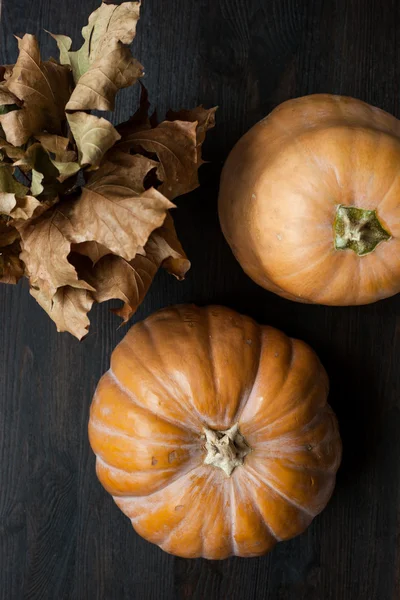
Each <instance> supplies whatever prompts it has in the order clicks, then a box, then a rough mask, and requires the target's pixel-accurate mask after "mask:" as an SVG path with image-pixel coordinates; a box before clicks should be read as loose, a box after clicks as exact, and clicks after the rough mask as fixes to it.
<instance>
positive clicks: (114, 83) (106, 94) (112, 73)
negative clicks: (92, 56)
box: [66, 41, 143, 110]
mask: <svg viewBox="0 0 400 600" xmlns="http://www.w3.org/2000/svg"><path fill="white" fill-rule="evenodd" d="M142 75H143V67H142V65H141V64H140V63H139V62H138V61H137V60H135V59H134V58H133V57H132V54H131V52H130V50H129V48H128V47H127V46H123V45H122V44H121V43H120V42H117V41H116V42H115V47H112V46H111V48H110V50H109V52H107V53H106V54H102V55H101V56H99V58H97V59H96V60H95V62H94V63H93V64H92V65H91V67H90V69H89V70H88V71H86V73H84V74H83V75H82V76H81V78H80V79H79V81H78V83H77V85H76V88H75V89H74V91H73V92H72V96H71V98H70V100H69V102H68V104H67V106H66V108H67V110H95V109H97V110H114V105H115V96H116V94H117V92H118V90H120V89H122V88H126V87H129V86H131V85H133V84H134V83H136V82H137V80H138V79H139V77H142Z"/></svg>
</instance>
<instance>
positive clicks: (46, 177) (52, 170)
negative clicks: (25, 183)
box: [14, 143, 59, 196]
mask: <svg viewBox="0 0 400 600" xmlns="http://www.w3.org/2000/svg"><path fill="white" fill-rule="evenodd" d="M14 166H15V167H19V168H20V169H21V170H22V171H26V172H28V171H30V172H31V173H32V181H31V186H30V187H31V193H32V194H33V195H34V196H39V195H40V194H41V193H42V192H43V191H44V186H45V184H46V183H48V184H49V185H51V184H52V183H53V182H54V179H57V177H58V175H59V171H58V169H57V168H56V167H55V166H54V164H53V161H52V160H51V158H50V156H49V154H48V152H47V151H46V150H45V149H44V148H43V146H42V144H40V143H36V144H32V146H29V148H28V150H27V151H26V152H25V154H24V156H23V158H20V159H19V160H18V161H16V162H15V163H14Z"/></svg>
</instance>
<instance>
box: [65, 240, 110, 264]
mask: <svg viewBox="0 0 400 600" xmlns="http://www.w3.org/2000/svg"><path fill="white" fill-rule="evenodd" d="M71 252H75V253H77V254H80V255H82V256H87V257H88V258H90V260H91V261H92V263H93V265H95V264H96V263H97V262H98V261H99V260H100V259H101V258H103V256H106V255H107V254H111V252H110V250H109V249H108V248H106V247H105V246H102V245H101V244H99V243H98V242H94V241H90V242H82V243H81V244H72V245H71Z"/></svg>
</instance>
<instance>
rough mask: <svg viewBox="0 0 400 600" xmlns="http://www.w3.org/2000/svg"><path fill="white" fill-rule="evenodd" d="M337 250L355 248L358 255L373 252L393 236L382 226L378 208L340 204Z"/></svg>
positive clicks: (338, 209)
mask: <svg viewBox="0 0 400 600" xmlns="http://www.w3.org/2000/svg"><path fill="white" fill-rule="evenodd" d="M334 234H335V248H336V250H346V249H349V250H353V252H355V253H356V254H358V256H364V255H366V254H369V253H370V252H372V251H373V250H374V249H375V248H376V246H377V245H378V244H380V243H381V242H385V241H388V240H390V238H391V237H392V236H391V235H390V233H389V232H388V231H386V229H384V227H383V226H382V224H381V222H380V221H379V219H378V216H377V214H376V210H365V209H363V208H356V207H355V206H343V204H340V205H339V206H338V207H337V210H336V218H335V223H334Z"/></svg>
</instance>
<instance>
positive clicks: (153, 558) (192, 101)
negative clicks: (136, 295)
mask: <svg viewBox="0 0 400 600" xmlns="http://www.w3.org/2000/svg"><path fill="white" fill-rule="evenodd" d="M97 4H98V1H97V0H66V1H65V2H59V1H56V0H35V1H33V0H0V6H1V8H2V13H1V28H0V62H1V63H10V62H13V61H14V60H15V58H16V53H17V50H16V42H15V40H14V39H13V37H12V33H16V34H22V33H24V32H29V33H35V34H36V35H38V36H39V39H40V42H41V44H42V50H43V53H44V54H45V55H47V54H48V53H53V54H55V53H56V49H55V44H54V43H53V41H52V40H51V39H49V37H48V35H47V34H46V33H44V31H43V29H48V30H50V31H53V32H61V33H68V34H69V35H71V36H72V37H73V39H74V41H75V42H78V41H79V40H80V36H79V31H80V28H81V27H82V25H83V24H84V23H85V18H86V16H87V14H88V13H89V12H90V11H91V10H93V9H94V8H96V6H97ZM143 4H144V5H143V10H142V20H141V22H140V25H139V32H138V36H137V39H136V41H135V44H134V51H135V54H136V56H137V57H138V59H139V60H140V61H141V62H142V63H143V64H144V65H145V67H146V73H147V75H146V83H147V86H148V88H149V91H150V95H151V99H152V102H153V104H154V105H156V106H157V108H158V111H159V114H160V115H161V114H162V113H163V112H164V111H165V109H166V108H168V107H174V108H179V107H181V106H187V107H190V106H194V105H196V104H198V103H200V102H202V103H204V104H205V105H207V106H212V105H214V104H218V105H219V106H220V109H219V111H218V125H217V128H216V129H215V130H214V131H213V132H212V134H211V135H210V137H209V140H208V142H207V144H206V148H205V154H206V158H208V159H209V160H210V161H212V162H211V164H210V165H208V166H206V167H204V168H203V172H202V176H201V179H202V183H203V185H202V188H201V189H200V190H197V191H196V192H194V193H192V194H190V195H189V196H187V197H185V198H182V199H181V200H180V201H179V208H178V210H177V211H175V215H174V216H175V219H176V223H177V229H178V231H179V235H180V237H181V239H182V241H183V243H184V246H185V249H186V251H187V253H188V255H189V256H190V258H191V260H192V265H193V267H192V270H191V271H190V273H189V275H188V277H187V279H186V281H185V282H183V283H178V282H177V281H175V280H174V279H173V278H172V277H170V276H168V275H167V274H164V273H160V274H159V275H158V276H157V279H156V282H155V284H154V285H153V287H152V288H151V291H150V293H149V294H148V296H147V298H146V301H145V302H144V304H143V305H142V307H141V308H140V310H139V311H138V313H137V315H136V317H135V319H142V318H144V317H145V316H147V315H148V314H150V313H151V312H152V311H154V310H156V309H158V308H160V307H163V306H166V305H168V304H173V303H177V302H186V301H193V302H196V303H199V304H205V303H211V302H213V303H222V304H226V305H228V306H231V307H233V308H235V309H237V310H239V311H242V312H244V313H247V314H249V315H251V316H253V317H254V318H256V319H258V320H259V321H260V322H263V323H270V324H271V325H274V326H276V327H279V328H281V329H283V330H284V331H285V332H286V333H288V334H290V335H292V336H296V337H300V338H302V339H304V340H306V341H307V342H309V343H310V344H311V345H312V346H313V347H314V348H315V349H316V350H317V352H318V353H319V354H320V356H321V358H322V361H323V363H324V364H325V366H326V368H327V370H328V373H329V375H330V378H331V383H332V391H331V396H330V402H331V404H332V406H333V407H334V409H335V410H336V412H337V414H338V417H339V421H340V427H341V432H342V437H343V442H344V458H343V465H342V467H341V469H340V472H339V477H338V483H337V488H336V491H335V493H334V496H333V498H332V500H331V502H330V503H329V505H328V507H327V509H326V510H325V512H324V513H323V514H322V515H320V516H319V517H318V518H316V519H315V521H314V523H313V524H312V526H311V527H310V529H309V530H308V531H307V532H306V533H305V534H303V535H302V536H300V537H299V538H296V539H294V540H292V541H290V542H287V543H283V544H279V545H278V546H277V547H276V549H275V550H274V551H273V552H272V553H271V554H270V555H269V556H266V557H263V558H257V559H237V558H233V559H229V560H226V561H222V562H210V561H206V560H183V559H180V558H174V557H172V556H169V555H167V554H165V553H163V552H162V551H161V550H159V549H158V548H157V547H155V546H152V545H150V544H148V543H147V542H145V541H144V540H142V539H141V538H139V536H138V535H136V533H135V532H134V531H133V530H132V528H131V527H130V523H129V521H128V520H127V519H126V518H125V517H124V516H123V515H122V513H121V512H120V511H119V510H118V509H117V507H116V506H115V505H114V503H113V501H112V499H111V497H110V496H108V495H107V494H106V492H105V491H104V490H103V489H102V488H101V486H100V484H99V483H98V481H97V479H96V476H95V470H94V456H93V454H92V452H91V450H90V448H89V444H88V439H87V420H88V410H89V405H90V401H91V397H92V394H93V391H94V388H95V386H96V382H97V380H98V379H99V377H100V375H101V374H102V373H103V372H104V371H105V369H106V368H107V365H108V361H109V357H110V353H111V351H112V349H113V348H114V346H115V345H116V343H117V342H118V341H119V340H120V339H121V338H122V336H123V335H124V333H125V331H126V329H124V328H122V329H119V330H118V329H117V325H118V322H117V319H116V317H114V316H113V315H112V314H111V313H110V312H109V310H108V308H109V307H108V306H106V305H101V306H96V307H95V308H94V310H93V311H92V313H91V322H92V325H91V330H90V334H89V335H88V337H87V338H86V339H85V340H84V341H83V342H82V343H79V342H77V341H76V340H75V339H74V338H72V337H71V336H70V335H68V334H57V333H56V329H55V326H54V324H53V323H52V322H51V321H50V320H49V319H48V318H47V316H46V315H45V313H44V312H43V311H42V310H41V309H40V308H39V306H38V305H37V304H36V303H35V302H34V300H33V299H32V298H31V297H30V295H29V293H28V287H27V285H26V283H21V284H19V285H18V286H16V287H11V286H1V287H0V396H1V398H0V401H1V403H0V457H1V459H0V474H1V484H0V597H1V599H2V600H3V599H4V600H20V599H21V600H22V599H29V600H34V599H37V600H39V599H40V600H44V599H45V600H47V599H48V600H63V599H68V600H96V599H99V600H122V599H135V600H136V599H138V600H153V599H154V600H172V599H194V600H203V599H207V600H213V599H218V600H234V599H235V600H236V599H241V600H242V599H245V600H247V599H249V600H250V599H260V600H261V599H263V600H289V599H290V600H364V599H365V600H391V599H393V600H395V599H396V600H397V599H398V598H399V597H400V297H399V296H398V297H394V298H392V299H389V300H386V301H383V302H379V303H377V304H375V305H372V306H366V307H360V308H325V307H320V306H317V307H313V306H302V305H298V304H294V303H289V302H287V301H284V300H282V299H280V298H278V297H276V296H274V295H272V294H269V293H267V292H266V291H264V290H263V289H261V288H259V287H257V286H256V285H255V284H253V283H252V282H251V281H250V280H249V279H248V278H247V277H246V276H245V275H244V273H243V272H242V271H241V269H240V267H239V265H238V264H237V263H236V262H235V260H234V258H233V256H232V255H231V252H230V250H229V248H228V246H227V244H226V243H225V241H224V239H223V237H222V234H221V232H220V229H219V225H218V219H217V207H216V206H217V205H216V200H217V191H218V178H219V173H220V169H221V165H222V163H223V161H224V159H225V158H226V156H227V153H228V151H229V150H230V148H231V147H232V146H233V144H234V143H235V142H236V140H237V139H238V138H239V136H240V135H241V134H242V133H243V132H244V131H246V130H247V129H248V128H249V127H250V126H251V125H252V124H253V123H255V122H256V121H257V120H259V119H260V118H261V117H263V116H264V115H265V114H267V113H268V112H269V111H270V110H271V109H272V108H273V107H274V106H276V105H277V104H278V103H280V102H282V101H283V100H286V99H287V98H291V97H294V96H300V95H304V94H309V93H313V92H333V93H341V94H348V95H353V96H356V97H358V98H361V99H363V100H366V101H367V102H370V103H372V104H375V105H377V106H379V107H381V108H384V109H386V110H387V111H389V112H391V113H393V114H395V115H396V116H398V117H400V104H399V98H400V96H399V85H400V2H398V1H396V0H370V1H368V2H367V1H366V0H268V1H267V0H246V1H245V0H197V1H195V0H168V1H166V0H144V3H143ZM136 101H137V94H136V92H134V93H132V92H130V93H123V94H122V95H121V99H120V104H119V109H118V111H117V114H116V119H117V120H121V119H122V118H124V117H127V116H128V115H129V114H130V113H132V112H133V110H134V107H135V103H136Z"/></svg>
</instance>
